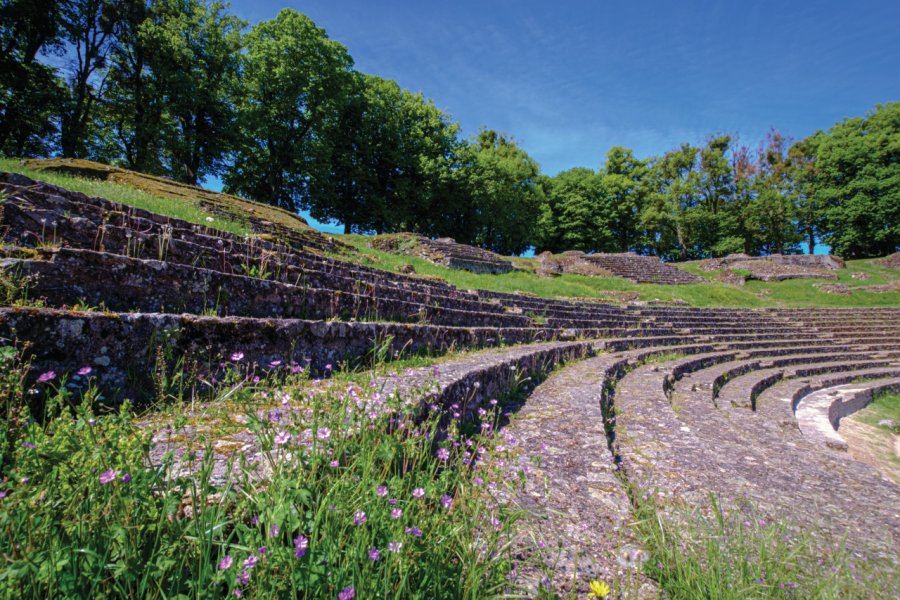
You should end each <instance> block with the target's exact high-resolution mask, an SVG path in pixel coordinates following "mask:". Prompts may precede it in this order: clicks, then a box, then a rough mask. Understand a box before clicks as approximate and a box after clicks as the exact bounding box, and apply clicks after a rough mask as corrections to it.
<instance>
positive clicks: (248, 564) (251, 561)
mask: <svg viewBox="0 0 900 600" xmlns="http://www.w3.org/2000/svg"><path fill="white" fill-rule="evenodd" d="M257 561H259V559H258V558H256V557H255V556H253V555H252V554H251V555H250V556H248V557H247V560H245V561H244V568H245V569H252V568H253V567H255V566H256V563H257Z"/></svg>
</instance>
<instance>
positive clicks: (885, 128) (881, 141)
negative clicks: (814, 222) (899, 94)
mask: <svg viewBox="0 0 900 600" xmlns="http://www.w3.org/2000/svg"><path fill="white" fill-rule="evenodd" d="M817 137H818V138H820V139H818V140H817V142H816V146H817V148H816V170H817V174H818V181H817V184H818V187H817V189H816V191H815V194H816V197H817V199H818V201H819V202H820V203H821V205H822V206H823V207H824V211H825V222H826V233H825V236H824V238H825V241H826V243H828V244H829V245H831V246H832V247H833V248H834V249H835V251H836V252H837V253H839V254H841V255H843V256H846V257H850V258H863V257H868V256H882V255H885V254H890V253H892V252H895V251H897V249H898V248H900V103H898V102H889V103H887V104H885V105H883V106H881V105H879V106H876V107H875V110H873V111H872V112H871V113H869V114H868V115H866V117H864V118H856V119H847V120H846V121H843V122H841V123H839V124H837V125H835V126H834V127H832V128H831V129H830V130H829V131H828V133H826V134H819V135H818V136H817Z"/></svg>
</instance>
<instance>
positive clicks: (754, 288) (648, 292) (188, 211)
mask: <svg viewBox="0 0 900 600" xmlns="http://www.w3.org/2000/svg"><path fill="white" fill-rule="evenodd" d="M0 171H12V172H16V173H22V174H23V175H26V176H28V177H31V178H33V179H39V180H42V181H47V182H49V183H54V184H56V185H59V186H62V187H65V188H67V189H71V190H74V191H78V192H83V193H85V194H89V195H93V196H100V197H102V198H107V199H110V200H114V201H116V202H121V203H122V204H126V205H128V206H134V207H136V208H142V209H145V210H149V211H152V212H156V213H160V214H164V215H169V216H172V217H176V218H179V219H183V220H185V221H188V222H191V223H196V224H198V225H203V226H206V227H210V228H212V229H216V230H220V231H228V232H231V233H236V234H240V235H248V234H250V233H251V230H250V228H249V226H248V225H247V224H246V223H243V222H241V219H240V218H239V215H240V214H241V212H240V211H241V210H245V209H246V208H247V207H252V208H253V210H254V213H255V214H256V215H257V216H260V212H259V210H260V209H259V207H260V206H261V205H259V204H257V203H250V202H248V201H244V200H241V199H235V201H234V202H231V199H232V198H233V197H231V196H221V195H215V194H210V197H212V196H217V198H218V199H219V201H223V200H222V199H223V198H224V200H228V201H229V202H230V203H231V204H230V207H229V208H230V210H229V211H228V212H229V214H233V215H235V218H233V219H230V218H227V217H224V216H221V215H214V214H212V213H210V212H208V211H206V210H204V208H203V207H202V206H200V204H199V203H194V202H192V201H191V200H190V198H189V197H187V196H185V195H184V194H186V193H187V192H186V190H188V191H189V190H190V189H192V188H188V187H186V186H177V187H178V193H177V194H174V195H173V194H169V193H168V192H166V193H162V192H160V193H151V192H152V190H153V189H154V188H152V187H150V188H147V187H146V186H144V189H138V188H137V187H134V186H133V185H129V184H127V183H125V182H124V181H120V182H113V181H100V180H96V179H86V178H81V177H75V176H72V175H64V174H61V173H56V172H53V171H37V170H35V169H32V168H29V167H28V166H26V165H24V164H23V163H22V162H20V161H18V160H12V159H0ZM125 173H128V172H125ZM129 181H130V180H129ZM147 181H150V182H159V183H160V185H163V184H165V185H174V184H170V182H167V181H166V180H161V179H159V178H147ZM142 185H143V184H142ZM160 189H161V188H160ZM147 190H150V191H147ZM203 194H204V198H203V199H204V200H209V198H206V197H205V196H206V193H203ZM238 200H240V202H239V203H235V202H237V201H238ZM245 204H246V206H244V205H245ZM272 210H273V211H275V212H273V213H272V215H271V216H272V217H273V220H275V221H277V222H281V223H282V224H285V222H282V221H285V219H282V218H281V217H284V215H281V213H283V212H284V211H278V210H277V209H272ZM267 216H269V215H267ZM274 217H279V218H278V219H274ZM209 218H212V219H213V220H212V221H211V222H210V221H209V220H208V219H209ZM293 225H294V226H296V227H298V228H299V227H302V228H307V226H306V225H304V224H302V221H300V220H299V219H298V220H296V221H295V222H294V223H293ZM336 237H337V238H338V239H340V240H342V241H344V242H346V243H348V244H349V245H350V246H351V247H352V248H354V249H355V250H356V252H351V253H349V254H346V253H345V254H343V255H341V256H340V258H343V259H346V260H352V261H356V262H361V263H363V264H366V265H369V266H373V267H376V268H381V269H385V270H387V271H393V272H396V271H397V270H398V269H399V268H400V267H401V266H402V265H407V264H411V265H413V266H414V267H415V269H416V272H417V273H419V274H420V275H425V276H431V277H439V278H441V279H443V280H445V281H447V282H449V283H451V284H453V285H455V286H457V287H460V288H462V289H485V290H492V291H500V292H524V293H529V294H534V295H536V296H541V297H545V298H552V297H559V296H562V297H583V298H595V299H599V300H605V301H610V302H618V301H621V300H622V297H623V294H638V295H639V297H640V299H641V300H661V301H673V300H674V301H684V302H687V303H688V304H690V305H691V306H698V307H707V306H719V307H747V308H762V307H811V306H829V307H846V306H900V292H889V293H872V292H854V293H852V294H849V295H840V294H825V293H822V292H820V291H819V290H817V289H816V287H815V285H816V284H819V283H823V282H824V283H830V282H829V281H823V280H815V279H800V280H792V281H783V282H771V283H767V282H762V281H750V282H748V283H747V284H746V285H744V286H734V285H728V284H723V283H720V282H717V281H711V280H712V278H714V276H715V273H706V272H703V271H700V270H699V269H698V268H697V267H696V266H695V265H691V264H688V265H683V266H682V268H684V269H685V270H687V271H690V272H693V273H695V274H697V275H700V276H702V277H704V278H706V279H707V280H710V281H709V283H703V284H691V285H678V286H673V285H654V284H636V283H632V282H630V281H628V280H626V279H623V278H621V277H603V278H600V277H587V276H583V275H568V274H567V275H563V276H561V277H555V278H543V277H537V276H536V275H534V274H533V273H530V272H527V271H514V272H512V273H507V274H504V275H487V274H476V273H469V272H468V271H458V270H454V269H448V268H446V267H441V266H438V265H434V264H432V263H430V262H428V261H426V260H424V259H421V258H416V257H410V256H397V255H392V254H389V253H386V252H381V251H378V250H374V249H372V248H369V247H368V244H367V238H366V237H365V236H359V235H349V236H336ZM513 260H514V262H515V263H517V265H520V266H524V267H526V268H527V267H528V266H533V264H534V261H533V260H529V259H513ZM851 272H864V273H866V274H867V275H869V279H868V280H864V281H863V280H857V279H853V278H852V277H850V273H851ZM838 282H840V283H846V284H847V285H849V286H854V287H857V286H862V285H877V284H884V283H892V282H900V272H898V271H897V270H894V269H889V268H887V267H882V266H880V265H877V264H875V263H874V262H872V261H849V262H848V263H847V269H844V270H842V271H840V272H839V273H838Z"/></svg>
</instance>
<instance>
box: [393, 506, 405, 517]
mask: <svg viewBox="0 0 900 600" xmlns="http://www.w3.org/2000/svg"><path fill="white" fill-rule="evenodd" d="M402 516H403V509H400V508H395V509H394V510H392V511H391V518H392V519H399V518H400V517H402Z"/></svg>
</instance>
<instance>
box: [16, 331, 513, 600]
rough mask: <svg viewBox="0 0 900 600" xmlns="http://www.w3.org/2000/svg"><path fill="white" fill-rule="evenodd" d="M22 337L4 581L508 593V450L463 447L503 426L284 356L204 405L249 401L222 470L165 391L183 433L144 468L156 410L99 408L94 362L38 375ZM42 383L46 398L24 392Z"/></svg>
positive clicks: (75, 587)
mask: <svg viewBox="0 0 900 600" xmlns="http://www.w3.org/2000/svg"><path fill="white" fill-rule="evenodd" d="M22 354H23V351H22V350H21V349H18V350H17V349H14V348H12V347H9V346H7V347H3V348H0V363H2V364H0V373H2V375H0V409H2V410H3V412H2V414H0V416H2V419H3V424H2V425H3V426H2V427H0V481H2V483H0V529H2V531H3V532H4V535H3V536H0V553H2V555H3V556H4V560H3V561H2V562H0V596H2V597H17V598H46V597H141V598H172V597H182V598H185V597H204V598H218V597H225V596H231V597H234V596H236V595H245V596H247V597H257V598H270V597H303V598H335V597H336V596H337V595H338V594H340V593H342V592H344V593H345V594H347V592H346V590H348V589H351V588H352V589H353V591H354V593H355V597H356V598H385V597H390V598H401V597H402V598H407V597H409V598H445V599H448V600H449V599H456V598H470V599H473V600H474V599H480V598H492V597H500V596H503V595H504V594H505V593H506V589H507V586H508V581H507V574H508V573H509V571H510V569H511V562H510V557H509V556H508V555H507V553H506V552H505V551H504V549H505V545H504V540H505V539H506V537H507V536H508V535H509V532H510V528H511V526H512V525H513V523H514V520H515V515H514V514H511V513H507V512H506V511H505V510H504V509H503V508H502V507H498V506H497V505H496V504H495V503H494V502H492V501H491V499H490V494H489V492H488V489H489V487H490V486H492V485H494V484H495V483H496V482H498V481H499V480H500V478H501V477H503V475H504V474H503V472H501V469H500V466H499V465H497V464H495V463H494V462H492V459H485V460H483V461H478V462H476V461H474V460H473V459H472V454H471V453H470V450H468V448H469V447H470V446H469V445H470V444H471V446H472V447H475V448H477V447H479V446H480V445H484V446H486V447H488V448H490V447H491V446H492V445H493V436H492V435H491V431H492V430H493V427H486V428H484V427H482V428H479V427H478V424H477V423H474V424H472V425H470V426H467V427H463V426H462V424H459V423H456V422H454V423H451V424H450V425H449V426H447V428H446V436H441V435H438V427H439V417H440V415H439V413H438V412H428V413H424V414H423V413H421V412H420V410H419V407H418V405H417V404H416V403H414V402H407V398H406V397H402V398H401V397H383V396H380V395H379V394H378V393H377V391H378V390H377V389H375V388H370V387H369V386H368V385H366V386H358V385H353V384H347V385H346V386H342V387H341V388H337V389H336V388H333V387H329V388H324V389H318V388H316V387H310V382H309V381H308V380H307V379H305V376H304V375H302V374H296V373H292V372H291V370H290V369H286V368H283V367H282V368H280V369H276V370H274V371H273V372H271V373H269V374H267V375H266V377H265V378H263V380H262V381H259V382H255V383H254V382H253V381H252V380H251V379H250V373H248V372H247V371H246V370H245V369H242V368H241V367H240V366H239V365H234V366H233V368H232V370H231V371H230V372H229V374H228V376H227V377H226V379H225V380H224V381H222V382H221V384H220V385H219V386H217V388H216V389H215V390H214V391H213V392H212V393H211V395H210V397H209V398H208V402H207V403H204V404H203V405H196V406H195V408H194V412H195V415H196V413H197V411H199V412H200V413H202V412H203V411H205V410H207V408H206V407H213V408H211V409H210V410H212V411H213V412H216V411H218V414H222V412H227V413H230V414H232V415H235V414H237V415H240V416H241V420H242V421H243V422H244V423H245V427H244V429H245V430H246V431H247V432H248V433H246V434H245V435H249V439H252V444H253V445H255V446H256V447H257V448H258V453H257V454H256V455H255V456H251V455H250V453H243V452H242V451H237V452H235V453H234V454H233V455H232V458H231V460H230V462H229V464H227V465H226V467H225V469H224V471H222V469H221V468H218V470H217V468H216V464H215V462H214V460H213V455H214V453H213V446H212V440H213V439H216V433H217V432H215V431H210V432H209V433H208V434H207V436H206V442H205V445H204V442H203V440H204V437H203V436H201V435H200V434H199V433H197V432H196V431H192V429H191V427H190V425H189V423H188V422H187V420H186V419H184V418H183V416H184V414H185V408H184V407H185V404H184V401H185V398H177V399H172V402H173V404H172V406H171V408H169V409H167V408H166V406H157V407H156V411H155V413H154V423H155V422H158V421H159V420H160V419H162V420H165V417H166V415H169V417H170V418H171V420H170V421H169V425H170V426H171V427H172V428H173V430H172V433H171V439H172V440H174V442H173V443H171V445H168V444H167V445H166V446H165V447H164V449H165V450H166V454H165V456H164V457H163V458H162V460H161V462H160V461H159V460H157V462H156V463H155V464H154V466H152V467H151V468H147V466H148V465H149V464H151V461H150V456H151V449H152V447H153V440H152V436H153V433H154V432H155V431H157V429H156V427H147V426H142V419H143V417H142V416H141V415H138V414H135V412H134V411H133V410H131V409H130V408H129V407H128V406H127V405H126V406H124V407H123V408H122V409H121V410H120V411H117V412H116V413H114V414H100V413H97V412H95V411H94V408H95V407H96V406H97V402H96V400H97V395H96V394H97V392H96V388H95V387H94V381H93V379H92V378H91V377H92V376H91V374H90V373H85V374H82V375H73V376H71V377H69V378H64V377H61V376H60V375H58V374H55V373H54V374H52V375H51V374H47V375H46V376H45V377H44V379H45V381H43V382H41V383H38V384H37V386H36V388H34V389H33V390H29V389H28V388H26V386H25V383H24V382H25V373H26V372H27V371H28V368H29V367H28V364H27V362H25V361H24V360H23V358H22ZM36 395H40V396H42V397H44V398H45V399H46V402H44V403H43V406H44V407H45V408H44V409H43V410H42V411H41V412H40V414H32V413H31V412H30V411H29V408H28V406H29V404H30V403H29V399H32V398H33V397H35V396H36ZM414 397H415V394H414V393H413V394H411V396H410V398H414ZM282 403H284V404H282ZM222 406H227V411H221V410H219V409H220V408H221V407H222ZM501 406H502V403H501ZM216 407H218V408H216ZM485 408H486V409H487V410H488V412H487V413H486V416H485V417H484V421H483V423H496V422H497V419H498V418H499V417H498V413H499V410H502V409H501V408H499V407H498V408H493V407H492V406H489V405H487V404H486V405H485ZM167 411H168V412H167ZM203 421H204V422H209V421H207V420H205V419H203ZM247 439H248V438H247V437H244V438H242V443H240V444H234V448H237V449H240V448H242V447H245V445H246V443H247ZM186 440H192V441H193V442H195V443H200V444H201V451H199V452H197V453H196V455H194V459H193V460H192V461H190V459H185V460H188V461H190V462H191V464H193V473H188V472H187V471H185V470H179V469H177V468H176V466H178V465H181V466H183V465H184V460H181V461H180V459H179V457H181V458H182V459H183V457H184V455H182V451H183V446H184V444H185V443H187V442H186ZM157 442H158V443H160V444H165V442H161V441H159V440H157ZM226 446H227V444H226ZM228 447H231V446H228ZM180 449H181V450H180ZM489 455H490V454H489ZM156 456H157V458H158V455H156ZM253 459H256V462H253ZM220 467H221V465H220ZM259 469H262V470H263V472H264V473H265V474H266V476H265V477H264V478H262V479H260V478H258V477H256V476H254V473H255V472H258V470H259ZM217 472H218V475H216V473H217ZM217 477H218V479H217Z"/></svg>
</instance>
